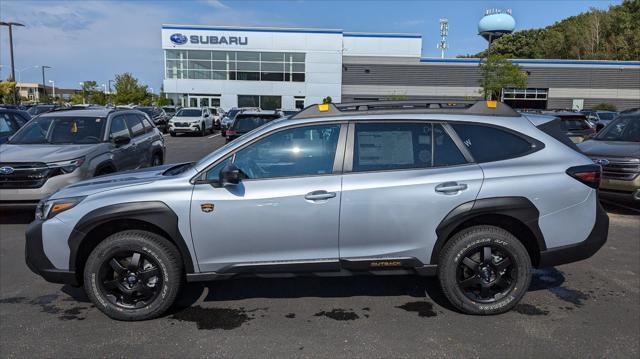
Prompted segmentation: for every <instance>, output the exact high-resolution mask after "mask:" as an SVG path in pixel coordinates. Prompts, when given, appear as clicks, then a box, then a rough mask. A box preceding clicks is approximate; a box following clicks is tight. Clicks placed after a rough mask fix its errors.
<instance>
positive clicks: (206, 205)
mask: <svg viewBox="0 0 640 359" xmlns="http://www.w3.org/2000/svg"><path fill="white" fill-rule="evenodd" d="M213 207H214V206H213V203H203V204H201V205H200V209H201V210H202V212H204V213H209V212H213Z"/></svg>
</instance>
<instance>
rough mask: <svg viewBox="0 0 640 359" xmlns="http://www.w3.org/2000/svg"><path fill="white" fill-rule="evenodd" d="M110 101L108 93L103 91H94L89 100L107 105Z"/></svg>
mask: <svg viewBox="0 0 640 359" xmlns="http://www.w3.org/2000/svg"><path fill="white" fill-rule="evenodd" d="M108 101H109V99H108V97H107V94H105V93H104V92H102V91H92V92H91V95H90V97H89V102H90V103H93V104H96V105H103V106H104V105H106V104H107V102H108Z"/></svg>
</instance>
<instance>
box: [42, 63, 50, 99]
mask: <svg viewBox="0 0 640 359" xmlns="http://www.w3.org/2000/svg"><path fill="white" fill-rule="evenodd" d="M40 67H41V68H42V91H43V92H44V97H47V86H46V83H45V81H44V70H45V69H50V68H51V66H47V65H40Z"/></svg>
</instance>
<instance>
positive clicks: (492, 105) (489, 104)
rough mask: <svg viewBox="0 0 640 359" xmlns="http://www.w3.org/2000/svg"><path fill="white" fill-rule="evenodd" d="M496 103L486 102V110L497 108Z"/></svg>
mask: <svg viewBox="0 0 640 359" xmlns="http://www.w3.org/2000/svg"><path fill="white" fill-rule="evenodd" d="M497 107H498V101H487V108H497Z"/></svg>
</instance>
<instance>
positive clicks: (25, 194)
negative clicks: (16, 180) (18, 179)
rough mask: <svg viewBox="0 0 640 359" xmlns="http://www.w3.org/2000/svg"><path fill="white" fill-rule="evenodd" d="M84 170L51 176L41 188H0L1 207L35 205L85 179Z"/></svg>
mask: <svg viewBox="0 0 640 359" xmlns="http://www.w3.org/2000/svg"><path fill="white" fill-rule="evenodd" d="M85 177H86V176H85V175H84V172H83V171H81V169H77V170H75V171H73V172H71V173H68V174H63V175H58V176H54V177H50V178H49V179H47V181H46V182H45V183H44V184H43V185H42V187H40V188H7V189H0V207H13V208H15V207H34V208H35V206H36V205H37V204H38V201H40V200H41V199H43V198H45V197H48V196H50V195H51V194H52V193H54V192H56V191H57V190H59V189H61V188H63V187H66V186H68V185H70V184H73V183H76V182H79V181H81V180H83V179H85Z"/></svg>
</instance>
